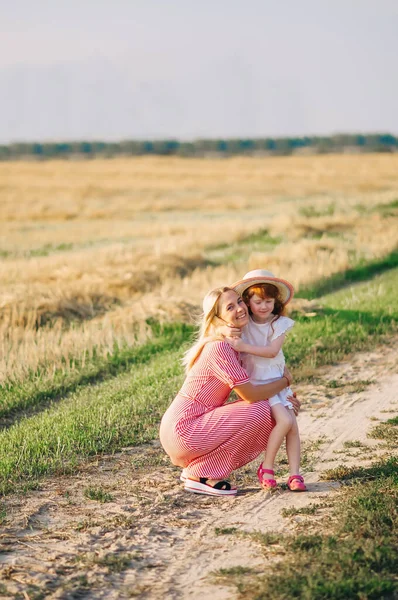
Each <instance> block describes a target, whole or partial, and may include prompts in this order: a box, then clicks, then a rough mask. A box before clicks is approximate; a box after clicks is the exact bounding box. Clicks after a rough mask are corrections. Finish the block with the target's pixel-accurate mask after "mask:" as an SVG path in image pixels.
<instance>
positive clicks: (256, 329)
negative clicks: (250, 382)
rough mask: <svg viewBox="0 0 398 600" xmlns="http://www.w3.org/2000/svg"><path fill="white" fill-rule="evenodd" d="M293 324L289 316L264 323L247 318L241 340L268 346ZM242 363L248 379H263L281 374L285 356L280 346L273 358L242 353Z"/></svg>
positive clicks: (254, 344) (273, 377)
mask: <svg viewBox="0 0 398 600" xmlns="http://www.w3.org/2000/svg"><path fill="white" fill-rule="evenodd" d="M293 326H294V321H293V319H289V317H279V319H277V320H276V321H273V322H269V323H264V324H260V323H255V322H254V321H253V319H249V324H248V325H246V327H245V328H244V329H243V332H242V340H243V341H244V342H246V343H247V344H250V345H252V346H269V344H270V342H272V341H274V340H276V338H278V337H280V336H281V335H283V334H284V333H286V332H287V331H289V330H290V329H292V327H293ZM242 363H243V367H244V368H245V370H246V371H247V374H248V375H249V377H250V379H254V380H257V381H265V380H268V379H275V378H278V377H281V376H282V375H283V369H284V366H285V356H284V354H283V351H282V348H281V349H280V350H279V352H278V354H277V355H276V356H275V357H274V358H264V357H263V356H254V355H253V354H246V353H242Z"/></svg>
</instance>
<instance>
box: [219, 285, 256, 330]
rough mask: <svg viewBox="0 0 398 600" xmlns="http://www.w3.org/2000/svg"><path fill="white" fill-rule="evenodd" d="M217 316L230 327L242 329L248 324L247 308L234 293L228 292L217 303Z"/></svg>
mask: <svg viewBox="0 0 398 600" xmlns="http://www.w3.org/2000/svg"><path fill="white" fill-rule="evenodd" d="M218 316H219V317H220V319H222V320H223V321H225V323H227V325H230V326H231V327H239V328H241V327H244V326H245V325H247V324H248V322H249V312H248V310H247V306H246V304H245V303H244V301H243V298H241V297H240V296H239V295H238V294H237V293H236V292H234V291H233V290H228V292H224V293H223V294H221V296H220V299H219V301H218Z"/></svg>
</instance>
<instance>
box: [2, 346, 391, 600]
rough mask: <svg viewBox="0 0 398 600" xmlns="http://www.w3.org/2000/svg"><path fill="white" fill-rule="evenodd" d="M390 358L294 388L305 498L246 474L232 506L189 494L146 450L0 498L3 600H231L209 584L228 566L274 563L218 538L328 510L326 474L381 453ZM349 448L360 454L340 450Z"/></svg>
mask: <svg viewBox="0 0 398 600" xmlns="http://www.w3.org/2000/svg"><path fill="white" fill-rule="evenodd" d="M397 355H398V339H395V340H394V341H393V342H391V344H390V345H388V346H384V347H381V348H377V349H375V351H374V352H371V353H362V354H357V355H355V356H353V357H351V359H350V360H349V361H348V362H345V363H342V364H339V365H336V366H333V367H328V368H325V369H322V370H321V371H319V372H318V373H317V378H318V380H317V383H316V385H314V384H309V385H305V386H301V387H300V388H299V390H298V391H299V393H300V396H301V398H302V400H303V410H302V412H301V414H300V417H299V423H300V431H301V436H302V440H303V458H304V459H305V460H304V463H303V471H304V473H305V477H306V482H307V483H308V488H309V491H308V493H302V494H293V493H291V492H289V491H288V490H286V489H284V488H283V487H281V488H280V489H278V491H276V492H274V493H270V492H268V493H267V492H265V491H263V490H261V489H259V487H258V485H257V482H256V477H255V469H256V466H257V465H256V464H252V465H249V466H247V467H245V468H244V469H241V470H240V472H238V473H237V474H236V477H235V481H236V483H237V484H238V486H239V490H240V492H239V494H238V496H237V497H235V498H229V499H227V498H226V499H218V498H217V499H215V498H210V497H205V496H198V495H193V494H189V493H187V492H184V491H183V486H182V484H181V483H180V482H179V479H178V477H179V471H178V470H177V469H175V468H174V467H172V466H170V465H169V463H168V460H167V458H166V457H165V456H164V454H163V452H162V451H161V449H160V447H159V444H158V443H157V442H154V443H153V444H150V445H147V446H145V447H140V448H126V449H125V450H124V451H123V452H122V453H120V454H118V455H114V456H105V457H100V458H98V459H95V460H93V461H91V462H90V464H86V465H84V466H83V467H81V468H80V469H79V470H78V471H77V472H76V473H75V474H74V475H72V476H61V477H57V478H52V479H48V480H46V481H44V482H43V484H42V486H41V488H40V490H37V491H34V492H29V493H27V494H26V495H23V496H9V497H7V498H6V499H5V500H4V505H5V509H6V517H5V519H4V520H3V524H2V526H1V530H0V531H1V533H0V543H1V547H0V598H9V597H13V598H21V599H25V600H26V599H31V600H33V599H34V598H43V597H46V598H65V599H68V600H69V599H71V598H93V599H99V598H107V599H114V598H120V599H123V598H132V597H139V598H144V599H146V598H148V599H152V598H153V599H155V598H156V599H162V598H165V599H169V598H170V599H185V598H190V599H194V600H195V599H199V598H201V599H206V598H212V600H224V599H225V600H226V599H228V600H229V599H234V598H236V592H235V588H234V587H233V586H229V585H227V584H225V582H223V584H222V585H221V584H220V581H219V580H217V579H216V578H215V577H214V576H213V575H212V572H214V571H217V570H218V569H220V568H231V567H234V566H241V567H251V568H254V569H258V570H259V571H261V570H264V569H265V568H266V566H267V561H268V560H272V558H271V559H270V558H268V557H265V556H264V553H263V552H262V550H261V546H260V545H259V544H258V543H257V542H256V541H255V540H253V538H252V537H250V536H247V535H246V536H245V535H235V534H229V535H228V534H223V535H220V533H221V532H222V529H223V528H232V527H233V528H236V530H237V531H238V532H255V531H261V532H271V531H273V532H287V533H292V532H294V531H295V530H296V529H297V528H298V527H300V523H301V525H303V519H305V518H306V517H304V516H300V515H296V516H293V517H283V516H282V515H281V511H282V509H284V508H289V507H304V506H306V505H309V504H311V503H327V499H328V497H330V495H331V494H334V493H335V490H336V487H338V484H337V483H335V482H329V481H322V480H321V479H320V474H321V472H322V471H324V470H325V469H328V468H332V467H336V466H337V465H340V464H344V465H350V464H361V465H363V464H366V462H367V461H369V460H371V459H373V458H374V457H375V456H376V455H377V454H378V453H380V452H381V450H380V449H379V447H378V445H379V442H378V441H377V440H372V439H369V438H367V432H368V431H369V429H370V428H371V427H372V426H373V425H375V424H376V422H377V421H385V420H387V419H388V418H391V416H393V415H394V414H397V412H398V365H397ZM369 382H371V383H369ZM350 441H351V442H362V444H364V445H366V448H365V449H364V448H363V447H362V448H360V447H354V446H353V447H352V448H347V447H344V443H345V442H350ZM279 480H280V482H281V483H283V482H284V481H285V480H286V476H283V477H280V478H279ZM90 486H91V487H98V486H100V487H101V489H102V490H105V491H106V492H108V493H109V494H111V495H112V500H111V501H109V502H106V503H101V502H98V501H95V500H90V499H87V498H86V497H85V495H84V491H85V490H87V488H88V487H90ZM326 510H327V509H326ZM321 513H322V511H321ZM315 518H322V514H321V517H315Z"/></svg>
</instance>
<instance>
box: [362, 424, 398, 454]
mask: <svg viewBox="0 0 398 600" xmlns="http://www.w3.org/2000/svg"><path fill="white" fill-rule="evenodd" d="M368 437H370V438H374V439H377V440H384V441H385V442H386V444H387V446H388V447H391V448H397V446H398V417H393V418H392V419H388V421H386V422H385V423H380V424H379V425H376V427H373V429H371V431H370V432H369V433H368Z"/></svg>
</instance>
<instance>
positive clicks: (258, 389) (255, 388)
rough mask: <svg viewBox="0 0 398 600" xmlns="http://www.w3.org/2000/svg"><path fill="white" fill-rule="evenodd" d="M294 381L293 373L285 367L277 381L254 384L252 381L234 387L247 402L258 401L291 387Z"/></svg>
mask: <svg viewBox="0 0 398 600" xmlns="http://www.w3.org/2000/svg"><path fill="white" fill-rule="evenodd" d="M291 382H292V375H291V373H290V371H289V369H287V368H286V367H285V370H284V372H283V376H282V377H281V379H278V380H277V381H273V382H272V383H263V384H262V385H253V384H252V383H250V382H248V383H243V384H241V385H237V386H235V387H234V391H235V392H236V393H237V394H238V396H239V397H240V398H242V400H245V401H246V402H250V403H252V402H258V401H259V400H265V399H266V398H271V396H275V394H277V393H278V392H281V391H282V390H284V389H285V388H287V387H289V385H290V384H291Z"/></svg>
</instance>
